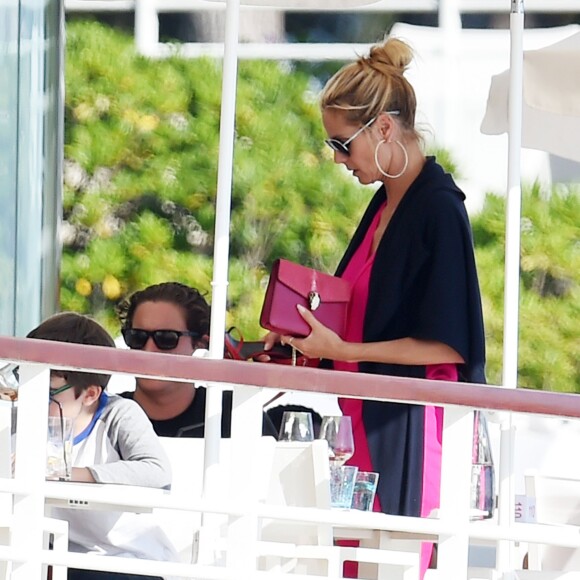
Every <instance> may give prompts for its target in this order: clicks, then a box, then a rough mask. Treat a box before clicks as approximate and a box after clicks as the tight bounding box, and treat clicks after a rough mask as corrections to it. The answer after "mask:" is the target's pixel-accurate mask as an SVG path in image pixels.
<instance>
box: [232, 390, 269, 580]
mask: <svg viewBox="0 0 580 580" xmlns="http://www.w3.org/2000/svg"><path fill="white" fill-rule="evenodd" d="M263 399H264V397H263V394H262V389H255V388H251V387H236V389H235V391H234V403H233V413H232V433H231V436H232V449H231V452H232V460H231V473H230V485H231V487H230V489H229V497H231V498H233V499H234V501H235V502H236V503H240V504H245V505H248V504H255V503H257V502H258V501H259V500H260V499H261V498H260V495H261V490H260V489H259V488H260V486H259V485H258V484H259V483H261V482H260V481H258V480H259V476H258V475H257V473H255V472H254V473H253V472H252V465H253V459H255V458H254V454H255V453H256V451H257V449H258V445H257V443H258V441H259V438H260V436H261V434H262V404H263ZM257 541H258V520H257V518H256V517H255V516H254V515H252V514H250V515H245V516H241V517H236V516H230V518H229V522H228V555H227V565H228V567H233V568H235V569H236V570H240V571H241V570H243V571H244V572H245V574H249V573H251V572H252V571H253V570H255V569H256V564H257V551H256V548H257ZM245 574H241V576H244V575H245Z"/></svg>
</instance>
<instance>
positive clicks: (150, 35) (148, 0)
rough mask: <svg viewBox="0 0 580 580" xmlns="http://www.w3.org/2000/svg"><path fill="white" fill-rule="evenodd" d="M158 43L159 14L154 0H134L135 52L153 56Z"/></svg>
mask: <svg viewBox="0 0 580 580" xmlns="http://www.w3.org/2000/svg"><path fill="white" fill-rule="evenodd" d="M158 43H159V16H158V14H157V8H156V7H155V0H135V45H136V46H137V52H138V53H139V54H142V55H144V56H154V55H155V54H156V46H157V44H158Z"/></svg>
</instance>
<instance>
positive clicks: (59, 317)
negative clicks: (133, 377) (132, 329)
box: [26, 312, 115, 397]
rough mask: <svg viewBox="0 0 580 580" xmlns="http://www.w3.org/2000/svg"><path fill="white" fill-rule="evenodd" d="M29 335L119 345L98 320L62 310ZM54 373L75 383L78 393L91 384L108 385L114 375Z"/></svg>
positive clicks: (92, 343)
mask: <svg viewBox="0 0 580 580" xmlns="http://www.w3.org/2000/svg"><path fill="white" fill-rule="evenodd" d="M26 338H37V339H40V340H54V341H58V342H72V343H76V344H87V345H92V346H110V347H113V348H115V341H114V340H113V339H112V338H111V336H110V334H109V333H108V332H107V331H106V330H105V329H104V328H103V327H102V326H101V325H100V324H99V323H98V322H96V321H94V320H93V319H92V318H89V317H88V316H84V315H82V314H77V313H76V312H61V313H60V314H55V315H54V316H51V317H49V318H47V319H46V320H45V321H44V322H42V323H41V324H39V325H38V326H37V327H36V328H35V329H34V330H31V331H30V332H29V333H28V334H27V335H26ZM52 374H53V375H55V376H58V377H62V378H63V379H64V380H65V381H66V382H67V383H68V384H69V385H73V387H74V392H75V396H77V397H78V396H80V394H81V392H82V391H83V390H84V389H86V388H87V387H90V386H94V385H96V386H99V387H102V388H103V389H105V388H106V386H107V384H108V382H109V379H110V378H111V377H110V375H106V374H101V373H85V372H80V371H52Z"/></svg>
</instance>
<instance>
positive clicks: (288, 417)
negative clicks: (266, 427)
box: [278, 411, 314, 441]
mask: <svg viewBox="0 0 580 580" xmlns="http://www.w3.org/2000/svg"><path fill="white" fill-rule="evenodd" d="M278 441H314V428H313V426H312V415H311V414H310V413H303V412H298V411H285V412H284V414H283V415H282V423H281V425H280V434H279V435H278Z"/></svg>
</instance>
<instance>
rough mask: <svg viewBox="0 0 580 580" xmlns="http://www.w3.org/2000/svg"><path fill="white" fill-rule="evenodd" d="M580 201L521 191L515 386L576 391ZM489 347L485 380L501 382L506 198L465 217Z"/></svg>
mask: <svg viewBox="0 0 580 580" xmlns="http://www.w3.org/2000/svg"><path fill="white" fill-rule="evenodd" d="M579 215H580V195H579V192H578V191H575V190H570V191H568V190H561V191H559V190H557V189H555V190H554V191H553V192H549V193H548V194H546V193H543V192H542V190H541V189H540V187H539V186H537V185H534V186H532V187H530V188H527V189H526V190H525V191H524V195H523V200H522V221H521V231H522V237H521V284H520V313H519V320H520V328H519V330H520V335H519V369H518V384H519V385H520V386H523V387H529V388H534V389H544V390H551V391H565V392H580V362H579V361H580V327H579V325H578V321H579V320H580V228H579V226H578V216H579ZM472 226H473V232H474V239H475V244H476V257H477V262H478V268H479V272H480V284H481V289H482V294H483V302H484V304H483V306H484V316H485V323H486V344H487V349H488V366H487V370H488V378H489V380H490V382H492V383H494V384H500V383H501V361H502V342H503V300H504V296H503V291H504V272H503V263H504V247H505V200H504V199H503V198H501V197H498V196H494V195H488V196H487V198H486V201H485V205H484V208H483V211H482V212H481V213H480V214H479V215H478V216H476V217H475V218H474V219H472Z"/></svg>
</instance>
